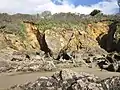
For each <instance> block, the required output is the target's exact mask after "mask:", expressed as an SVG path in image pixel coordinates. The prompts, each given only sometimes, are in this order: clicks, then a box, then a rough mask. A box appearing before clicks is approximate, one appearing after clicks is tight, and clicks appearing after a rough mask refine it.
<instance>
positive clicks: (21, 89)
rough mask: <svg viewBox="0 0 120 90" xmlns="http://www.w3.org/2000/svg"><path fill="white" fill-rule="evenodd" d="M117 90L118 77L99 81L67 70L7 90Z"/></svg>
mask: <svg viewBox="0 0 120 90" xmlns="http://www.w3.org/2000/svg"><path fill="white" fill-rule="evenodd" d="M34 89H35V90H119V89H120V77H119V76H114V77H110V78H107V79H104V80H100V79H99V78H98V77H97V76H94V75H92V74H88V73H83V72H81V73H76V72H73V71H71V70H68V69H64V70H61V71H59V72H56V73H54V74H53V76H51V77H40V78H39V79H37V80H36V81H35V82H29V83H27V84H23V85H16V86H13V87H11V88H10V89H9V90H34Z"/></svg>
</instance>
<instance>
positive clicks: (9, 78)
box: [0, 67, 120, 90]
mask: <svg viewBox="0 0 120 90" xmlns="http://www.w3.org/2000/svg"><path fill="white" fill-rule="evenodd" d="M69 69H71V70H73V71H75V72H87V73H90V74H94V75H96V76H98V77H100V78H101V79H104V78H107V77H111V76H119V75H120V73H117V72H108V71H105V70H103V71H100V69H97V68H94V69H93V68H86V67H77V68H69ZM53 73H54V72H33V73H2V74H0V90H4V89H6V88H9V87H11V86H13V85H15V84H24V83H27V82H29V81H35V80H36V79H37V78H39V77H40V76H51V75H52V74H53Z"/></svg>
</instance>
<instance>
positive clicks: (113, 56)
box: [94, 53, 120, 72]
mask: <svg viewBox="0 0 120 90" xmlns="http://www.w3.org/2000/svg"><path fill="white" fill-rule="evenodd" d="M94 59H95V61H96V62H97V65H98V66H99V67H100V68H101V69H105V70H108V71H112V72H120V55H119V54H118V53H110V54H108V55H107V56H106V57H100V58H94Z"/></svg>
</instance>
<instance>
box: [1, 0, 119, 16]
mask: <svg viewBox="0 0 120 90" xmlns="http://www.w3.org/2000/svg"><path fill="white" fill-rule="evenodd" d="M0 2H1V3H0V4H1V5H0V12H2V13H3V12H4V13H10V14H14V13H29V14H35V13H41V12H43V11H45V10H48V11H51V12H52V13H59V12H76V13H81V14H89V13H90V12H91V11H92V10H94V9H99V10H101V11H102V12H103V13H105V14H113V13H116V12H118V5H117V1H116V0H1V1H0Z"/></svg>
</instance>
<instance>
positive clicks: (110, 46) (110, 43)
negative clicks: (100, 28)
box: [96, 21, 120, 52]
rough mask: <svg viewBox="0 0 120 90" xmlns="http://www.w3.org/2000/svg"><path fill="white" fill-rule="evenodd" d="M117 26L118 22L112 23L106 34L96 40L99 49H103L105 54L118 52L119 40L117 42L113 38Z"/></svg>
mask: <svg viewBox="0 0 120 90" xmlns="http://www.w3.org/2000/svg"><path fill="white" fill-rule="evenodd" d="M117 24H118V21H113V23H112V24H110V25H109V30H108V34H105V35H104V36H102V34H101V35H99V36H98V37H97V39H96V40H97V41H98V43H99V45H100V47H101V48H103V49H105V50H106V51H107V52H114V51H116V52H120V47H119V46H120V40H118V41H117V39H116V38H115V37H114V36H115V32H116V31H117Z"/></svg>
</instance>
